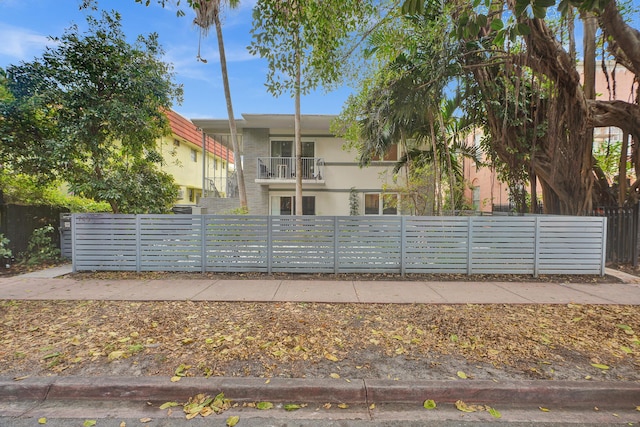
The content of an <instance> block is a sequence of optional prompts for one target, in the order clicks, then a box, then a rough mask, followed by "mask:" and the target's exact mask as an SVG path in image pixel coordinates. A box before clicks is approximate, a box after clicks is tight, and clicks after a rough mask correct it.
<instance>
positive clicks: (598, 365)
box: [591, 363, 609, 371]
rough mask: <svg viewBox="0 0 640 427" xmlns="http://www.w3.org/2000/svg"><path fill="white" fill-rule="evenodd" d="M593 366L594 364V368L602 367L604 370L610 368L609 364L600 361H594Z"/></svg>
mask: <svg viewBox="0 0 640 427" xmlns="http://www.w3.org/2000/svg"><path fill="white" fill-rule="evenodd" d="M591 366H593V367H594V368H598V369H602V370H603V371H606V370H607V369H609V366H607V365H603V364H600V363H592V364H591Z"/></svg>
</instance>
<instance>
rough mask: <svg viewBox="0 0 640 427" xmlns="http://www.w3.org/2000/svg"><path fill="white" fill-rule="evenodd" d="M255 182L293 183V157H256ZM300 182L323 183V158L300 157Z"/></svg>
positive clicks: (294, 165)
mask: <svg viewBox="0 0 640 427" xmlns="http://www.w3.org/2000/svg"><path fill="white" fill-rule="evenodd" d="M257 168H258V170H257V173H256V183H259V184H274V183H291V184H293V183H295V182H296V158H295V157H258V162H257ZM302 182H303V183H305V184H324V159H322V158H319V157H303V158H302Z"/></svg>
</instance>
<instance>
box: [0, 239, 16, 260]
mask: <svg viewBox="0 0 640 427" xmlns="http://www.w3.org/2000/svg"><path fill="white" fill-rule="evenodd" d="M7 245H9V239H7V238H6V237H4V234H2V233H0V258H11V256H12V255H13V254H12V253H11V249H9V248H8V247H7Z"/></svg>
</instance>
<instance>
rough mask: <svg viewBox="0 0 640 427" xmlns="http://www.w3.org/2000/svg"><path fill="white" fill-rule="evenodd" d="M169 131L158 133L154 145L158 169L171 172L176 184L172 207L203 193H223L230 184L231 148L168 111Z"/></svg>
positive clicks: (231, 188)
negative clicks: (158, 157) (158, 155)
mask: <svg viewBox="0 0 640 427" xmlns="http://www.w3.org/2000/svg"><path fill="white" fill-rule="evenodd" d="M166 114H167V118H168V119H169V124H170V126H171V135H167V136H164V137H162V138H161V139H159V140H158V142H157V148H158V151H159V152H160V154H161V155H162V157H163V159H164V164H163V165H162V166H161V169H162V170H163V171H164V172H167V173H169V174H171V175H172V176H173V178H174V180H175V182H176V185H178V187H179V191H178V197H179V198H178V200H177V201H176V208H177V209H178V210H180V208H182V207H185V208H187V207H188V208H190V207H193V206H196V205H197V204H198V201H199V200H200V198H201V197H203V196H205V197H206V196H211V195H217V196H218V197H227V196H229V195H233V194H234V191H235V192H236V193H237V189H236V188H235V187H234V186H233V180H232V179H231V178H229V177H232V176H233V171H234V159H233V151H231V150H229V149H228V148H227V147H225V146H224V145H222V144H221V143H219V142H218V141H215V140H214V139H213V138H211V137H210V136H208V135H206V134H204V133H203V132H202V130H200V129H198V127H197V126H196V125H194V124H193V123H192V122H191V121H189V120H188V119H186V118H184V117H182V116H181V115H180V114H178V113H176V112H175V111H168V112H167V113H166Z"/></svg>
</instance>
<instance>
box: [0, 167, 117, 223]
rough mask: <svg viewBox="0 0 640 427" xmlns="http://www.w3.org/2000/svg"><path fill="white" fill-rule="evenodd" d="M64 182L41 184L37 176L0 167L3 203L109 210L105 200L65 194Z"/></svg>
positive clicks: (72, 210) (87, 210) (0, 186)
mask: <svg viewBox="0 0 640 427" xmlns="http://www.w3.org/2000/svg"><path fill="white" fill-rule="evenodd" d="M63 188H64V184H62V183H59V182H56V181H54V182H52V183H48V184H43V183H41V182H38V179H37V177H35V176H30V175H24V174H13V173H9V171H7V170H6V169H0V191H2V194H3V197H4V201H5V203H12V204H18V205H47V206H53V207H58V208H67V209H69V211H71V212H109V211H110V210H111V207H110V206H109V204H108V203H106V202H96V201H95V200H93V199H88V198H85V197H81V196H74V195H69V194H66V192H65V191H64V190H63Z"/></svg>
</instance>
